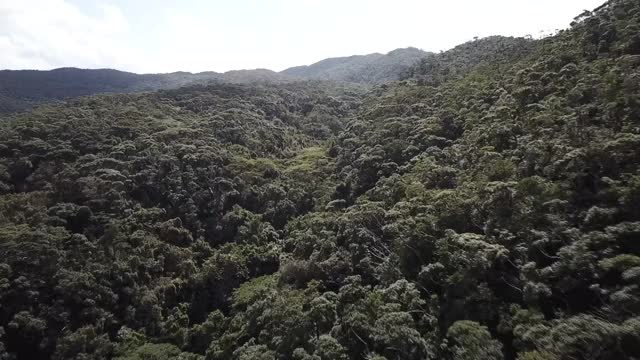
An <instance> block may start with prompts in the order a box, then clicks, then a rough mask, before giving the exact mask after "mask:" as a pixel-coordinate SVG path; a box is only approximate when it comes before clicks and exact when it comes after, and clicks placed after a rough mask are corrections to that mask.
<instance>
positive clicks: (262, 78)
mask: <svg viewBox="0 0 640 360" xmlns="http://www.w3.org/2000/svg"><path fill="white" fill-rule="evenodd" d="M430 55H431V53H428V52H425V51H422V50H419V49H417V48H411V47H410V48H405V49H397V50H394V51H391V52H389V53H388V54H378V53H375V54H369V55H354V56H349V57H339V58H330V59H325V60H322V61H319V62H317V63H314V64H311V65H308V66H296V67H292V68H289V69H286V70H284V71H282V72H275V71H271V70H267V69H255V70H234V71H228V72H225V73H217V72H213V71H208V72H201V73H195V74H194V73H189V72H174V73H167V74H135V73H130V72H125V71H119V70H114V69H78V68H59V69H54V70H49V71H39V70H2V71H0V113H11V112H16V111H24V110H28V109H30V108H32V107H33V106H35V105H37V104H41V103H47V102H55V101H61V100H64V99H67V98H72V97H77V96H86V95H93V94H102V93H129V92H143V91H156V90H161V89H175V88H179V87H183V86H188V85H196V84H210V83H215V82H226V83H238V84H246V83H281V82H291V81H300V80H330V81H342V82H354V83H363V84H380V83H384V82H387V81H392V80H398V79H400V78H401V77H402V76H403V75H405V74H406V73H407V72H409V71H410V70H411V69H412V68H413V67H414V66H415V64H416V63H417V62H418V61H419V60H421V59H423V58H425V57H428V56H430Z"/></svg>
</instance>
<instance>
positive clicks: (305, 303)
mask: <svg viewBox="0 0 640 360" xmlns="http://www.w3.org/2000/svg"><path fill="white" fill-rule="evenodd" d="M639 29H640V4H639V3H638V2H637V1H636V0H611V1H609V2H608V3H606V4H604V5H603V6H601V7H599V8H598V9H596V10H594V11H593V12H586V13H584V14H582V15H580V16H578V17H577V18H576V19H575V21H574V23H573V24H572V28H571V29H568V30H564V31H561V32H559V33H558V34H556V35H554V36H551V37H547V38H544V39H540V40H531V39H505V38H489V39H484V40H477V41H474V42H470V43H468V44H464V45H462V46H461V47H459V48H457V49H455V50H454V51H453V52H452V53H449V54H447V53H445V54H441V55H437V56H434V57H433V58H430V59H431V60H428V61H425V62H421V63H418V64H416V67H415V69H414V70H413V71H412V72H411V73H410V74H409V75H410V77H408V78H407V79H406V80H404V81H401V82H397V83H390V84H386V85H382V86H379V87H377V88H375V89H374V90H373V91H371V92H368V93H364V92H363V91H361V89H359V88H357V87H347V86H337V85H336V84H328V83H321V82H319V83H290V84H286V85H271V86H239V85H216V86H207V87H204V86H202V87H191V88H183V89H178V90H170V91H162V92H158V93H154V94H139V95H117V96H100V97H89V98H83V99H79V100H77V101H75V102H74V103H71V104H69V105H66V106H45V107H41V108H39V109H37V110H36V111H34V112H31V113H28V114H22V115H16V116H13V117H11V118H7V119H3V121H2V123H0V130H1V131H0V194H1V195H0V252H1V253H2V255H3V256H2V258H1V259H0V274H1V276H0V301H1V302H0V303H1V304H2V307H1V308H0V359H7V360H8V359H49V358H52V359H105V358H115V359H122V360H124V359H140V360H142V359H145V360H148V359H153V360H160V359H193V360H196V359H199V360H203V359H206V360H226V359H236V360H249V359H265V360H266V359H269V360H273V359H279V360H280V359H282V360H284V359H296V360H352V359H353V360H356V359H377V360H382V359H387V360H399V359H409V360H412V359H415V360H418V359H449V360H466V359H469V360H475V359H495V360H503V359H506V360H510V359H514V360H515V359H518V360H552V359H554V360H572V359H602V360H613V359H638V358H640V242H639V241H640V172H639V171H640V168H639V166H640V35H638V34H640V31H638V30H639Z"/></svg>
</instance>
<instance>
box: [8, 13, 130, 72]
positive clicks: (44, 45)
mask: <svg viewBox="0 0 640 360" xmlns="http://www.w3.org/2000/svg"><path fill="white" fill-rule="evenodd" d="M98 9H99V10H100V13H101V14H100V15H99V16H90V15H88V14H85V13H83V12H82V11H81V10H80V9H78V8H77V7H76V6H74V5H72V4H70V3H68V2H66V1H65V0H0V68H2V69H32V68H33V69H51V68H57V67H64V66H77V67H87V68H101V67H122V68H127V67H130V66H131V64H134V63H136V62H137V61H136V60H137V59H136V58H137V56H136V54H135V51H134V50H132V49H131V48H129V47H128V46H127V45H126V41H125V39H126V37H127V33H128V31H129V26H128V22H127V20H126V18H125V17H124V15H123V14H122V12H121V11H120V9H119V8H117V7H115V6H112V5H109V4H106V3H102V4H99V6H98Z"/></svg>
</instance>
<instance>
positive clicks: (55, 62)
mask: <svg viewBox="0 0 640 360" xmlns="http://www.w3.org/2000/svg"><path fill="white" fill-rule="evenodd" d="M602 3H604V0H483V1H479V0H443V1H439V0H438V1H436V0H224V1H222V0H104V1H89V0H0V69H53V68H58V67H65V66H75V67H81V68H116V69H120V70H127V71H133V72H137V73H149V72H171V71H191V72H199V71H227V70H232V69H253V68H268V69H272V70H277V71H278V70H283V69H285V68H287V67H290V66H294V65H303V64H310V63H313V62H315V61H318V60H321V59H324V58H327V57H334V56H346V55H354V54H368V53H373V52H381V53H386V52H388V51H391V50H393V49H395V48H399V47H407V46H414V47H418V48H421V49H423V50H427V51H440V50H447V49H449V48H451V47H453V46H455V45H457V44H460V43H463V42H465V41H468V40H471V39H472V38H473V37H474V36H479V37H484V36H489V35H512V36H524V35H527V34H531V35H533V36H538V34H539V33H540V31H553V30H554V29H562V28H566V27H568V26H569V23H570V22H571V20H572V19H573V17H574V16H576V15H578V14H579V13H580V12H582V10H584V9H588V10H592V9H594V8H595V7H597V6H598V5H600V4H602Z"/></svg>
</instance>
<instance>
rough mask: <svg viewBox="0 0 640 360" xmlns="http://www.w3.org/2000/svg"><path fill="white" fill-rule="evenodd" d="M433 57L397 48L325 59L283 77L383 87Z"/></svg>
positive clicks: (414, 50) (426, 53) (295, 69)
mask: <svg viewBox="0 0 640 360" xmlns="http://www.w3.org/2000/svg"><path fill="white" fill-rule="evenodd" d="M432 55H433V54H431V53H428V52H425V51H422V50H419V49H416V48H406V49H396V50H394V51H391V52H389V53H388V54H369V55H355V56H349V57H339V58H331V59H325V60H322V61H319V62H317V63H315V64H311V65H309V66H297V67H292V68H289V69H286V70H284V71H282V74H285V75H289V76H293V77H297V78H302V79H317V80H337V81H349V82H357V83H366V84H380V83H384V82H388V81H392V80H398V79H399V78H401V77H402V76H404V75H405V74H406V73H408V72H409V70H410V69H411V67H412V66H413V65H415V64H416V63H417V62H418V61H419V60H421V59H423V58H426V57H429V56H432Z"/></svg>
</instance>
